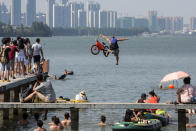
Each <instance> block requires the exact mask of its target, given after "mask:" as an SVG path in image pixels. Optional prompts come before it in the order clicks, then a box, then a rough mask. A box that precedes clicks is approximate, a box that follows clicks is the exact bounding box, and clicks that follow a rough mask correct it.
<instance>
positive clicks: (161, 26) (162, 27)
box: [158, 17, 166, 31]
mask: <svg viewBox="0 0 196 131" xmlns="http://www.w3.org/2000/svg"><path fill="white" fill-rule="evenodd" d="M158 25H159V29H160V31H164V30H165V26H166V19H165V17H159V18H158Z"/></svg>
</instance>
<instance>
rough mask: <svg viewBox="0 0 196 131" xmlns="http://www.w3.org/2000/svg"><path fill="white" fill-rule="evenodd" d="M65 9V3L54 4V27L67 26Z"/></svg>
mask: <svg viewBox="0 0 196 131" xmlns="http://www.w3.org/2000/svg"><path fill="white" fill-rule="evenodd" d="M65 11H66V5H64V4H60V5H59V4H53V26H52V27H53V28H55V27H65V19H66V16H65Z"/></svg>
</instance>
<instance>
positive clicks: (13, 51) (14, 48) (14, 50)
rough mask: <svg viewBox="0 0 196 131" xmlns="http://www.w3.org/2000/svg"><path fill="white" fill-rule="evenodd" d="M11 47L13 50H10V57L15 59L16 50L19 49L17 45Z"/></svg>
mask: <svg viewBox="0 0 196 131" xmlns="http://www.w3.org/2000/svg"><path fill="white" fill-rule="evenodd" d="M9 48H10V50H11V51H10V52H9V59H10V60H13V59H15V53H16V51H18V49H17V48H16V47H15V46H9Z"/></svg>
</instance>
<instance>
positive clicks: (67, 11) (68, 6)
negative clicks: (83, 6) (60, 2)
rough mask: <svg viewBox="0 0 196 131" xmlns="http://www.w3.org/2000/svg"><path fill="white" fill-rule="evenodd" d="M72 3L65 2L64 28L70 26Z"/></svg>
mask: <svg viewBox="0 0 196 131" xmlns="http://www.w3.org/2000/svg"><path fill="white" fill-rule="evenodd" d="M72 16H73V14H72V4H71V3H67V4H66V8H65V17H66V18H65V27H66V28H71V27H72V18H73V17H72Z"/></svg>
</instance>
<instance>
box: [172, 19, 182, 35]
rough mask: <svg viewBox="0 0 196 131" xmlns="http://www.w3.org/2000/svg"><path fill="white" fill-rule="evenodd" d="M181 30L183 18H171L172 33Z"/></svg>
mask: <svg viewBox="0 0 196 131" xmlns="http://www.w3.org/2000/svg"><path fill="white" fill-rule="evenodd" d="M182 30H183V17H174V18H173V31H174V32H175V31H182Z"/></svg>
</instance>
